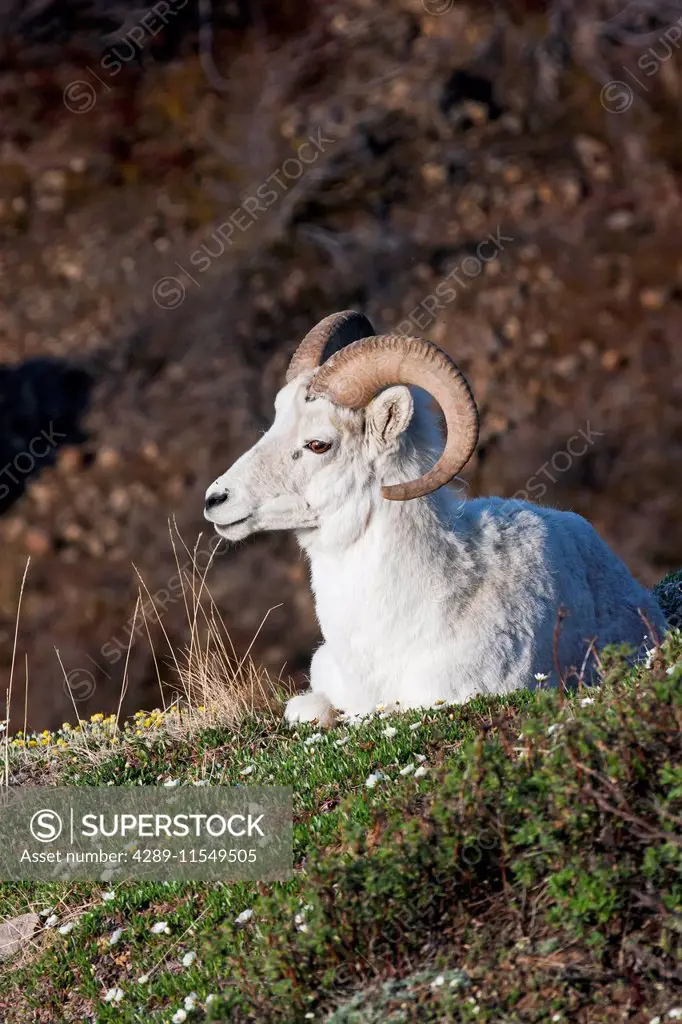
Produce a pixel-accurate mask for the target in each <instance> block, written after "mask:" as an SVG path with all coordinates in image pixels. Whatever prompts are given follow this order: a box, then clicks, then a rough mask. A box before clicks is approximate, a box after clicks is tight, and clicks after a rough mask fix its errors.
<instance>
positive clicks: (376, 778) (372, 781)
mask: <svg viewBox="0 0 682 1024" xmlns="http://www.w3.org/2000/svg"><path fill="white" fill-rule="evenodd" d="M383 777H384V776H383V775H382V773H381V772H372V774H371V775H368V776H367V778H366V779H365V785H366V786H367V789H374V787H375V786H376V784H377V782H381V780H382V779H383Z"/></svg>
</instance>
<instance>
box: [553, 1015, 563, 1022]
mask: <svg viewBox="0 0 682 1024" xmlns="http://www.w3.org/2000/svg"><path fill="white" fill-rule="evenodd" d="M552 1020H553V1021H554V1022H556V1021H558V1020H561V1014H560V1013H555V1014H554V1016H553V1017H552Z"/></svg>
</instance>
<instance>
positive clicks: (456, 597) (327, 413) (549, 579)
mask: <svg viewBox="0 0 682 1024" xmlns="http://www.w3.org/2000/svg"><path fill="white" fill-rule="evenodd" d="M309 379H310V375H309V374H304V375H302V376H301V377H299V378H297V379H296V380H295V381H293V382H291V383H290V384H288V385H287V386H286V387H284V388H283V389H282V390H281V391H280V393H279V395H278V396H277V399H276V403H275V409H276V416H275V421H274V423H273V425H272V427H271V428H270V430H269V431H268V432H267V433H266V434H265V435H264V436H263V437H262V438H261V439H260V441H259V442H258V443H257V444H256V445H254V447H253V448H252V449H250V451H248V452H246V453H245V454H244V455H243V456H242V457H241V458H240V459H239V460H238V461H237V462H236V463H235V464H234V465H233V466H232V467H231V468H230V469H229V470H228V471H227V472H226V473H225V474H224V475H223V476H221V477H219V478H218V479H217V480H216V481H215V483H214V484H212V485H211V487H210V488H209V489H208V492H207V497H210V496H212V495H215V494H218V493H219V494H222V493H224V492H225V491H226V490H227V491H229V498H228V499H227V500H226V501H225V502H224V504H222V505H219V506H217V507H214V508H211V509H209V510H208V511H207V513H206V516H207V518H209V519H210V520H211V521H213V522H214V523H215V524H216V529H217V530H218V532H219V533H220V534H221V535H222V536H224V537H227V538H228V539H230V540H241V539H242V538H244V537H246V536H248V535H250V534H251V533H254V532H257V531H260V530H273V529H293V530H296V532H297V537H298V540H299V543H300V544H301V547H302V548H303V550H304V551H305V552H306V554H307V555H308V557H309V559H310V567H311V583H312V588H313V592H314V595H315V603H316V609H317V615H318V619H319V622H320V626H321V629H322V635H323V637H324V643H323V644H322V646H321V647H320V648H319V649H318V650H317V651H316V652H315V654H314V656H313V659H312V662H311V665H310V690H309V691H308V692H307V693H305V694H302V695H300V696H298V697H294V698H293V700H291V701H290V702H289V704H288V705H287V710H286V717H287V719H288V721H290V722H296V721H314V720H317V721H319V722H320V723H321V724H331V722H332V721H333V709H335V708H336V709H340V710H342V711H343V712H345V713H346V714H349V715H362V714H365V713H367V712H370V711H372V710H373V709H374V708H375V707H376V705H377V704H386V705H396V704H397V705H399V706H400V707H401V708H413V707H420V706H429V705H432V704H433V703H434V702H435V701H437V700H439V699H442V700H454V701H458V702H463V701H466V700H467V699H468V698H469V697H472V696H473V695H474V694H478V693H493V694H498V693H506V692H508V691H510V690H515V689H518V688H519V687H524V686H530V687H532V686H534V685H535V675H536V674H537V673H542V674H544V675H547V676H548V677H549V683H550V685H554V684H556V682H557V678H556V672H555V644H554V633H555V626H556V624H557V615H558V612H559V609H560V608H562V607H563V608H564V609H566V610H567V611H568V613H569V614H568V615H567V616H566V617H565V618H564V619H563V620H562V622H561V626H560V631H559V642H558V655H559V664H560V667H561V671H562V673H563V674H564V677H565V678H566V676H568V675H569V674H570V673H571V672H572V671H573V672H575V673H578V672H579V671H580V670H581V668H582V666H583V663H584V662H585V659H586V656H587V654H588V651H589V647H590V644H591V642H592V641H594V642H595V646H596V647H597V648H600V647H603V646H604V645H605V644H609V643H630V644H632V645H633V646H635V647H636V648H639V649H641V647H642V644H643V643H644V640H645V634H646V633H647V630H646V628H645V626H644V623H643V620H642V617H641V616H640V611H641V612H642V613H643V614H644V615H645V616H646V618H647V619H648V621H649V622H650V623H651V625H652V626H653V627H654V629H655V630H656V631H657V632H658V634H659V635H660V634H662V632H663V630H664V628H665V620H664V617H663V615H662V613H661V610H660V608H659V606H658V604H657V602H656V601H655V599H654V598H653V596H652V595H651V594H650V593H649V592H648V591H647V590H646V589H645V588H644V587H642V586H641V585H640V584H639V583H637V582H636V581H635V580H634V579H633V577H632V576H631V575H630V573H629V572H628V570H627V569H626V568H625V566H624V565H623V563H622V562H621V561H620V560H619V559H618V558H616V556H615V555H614V554H613V553H612V552H611V551H610V550H609V548H608V547H607V546H606V544H605V543H604V542H603V541H602V540H601V539H600V537H599V536H598V535H597V533H596V532H595V530H594V529H593V528H592V526H590V524H589V523H588V522H587V521H586V520H585V519H583V518H581V517H580V516H578V515H575V514H574V513H572V512H560V511H557V510H555V509H548V508H541V507H539V506H535V505H532V504H529V503H526V502H520V501H505V500H502V499H500V498H485V499H477V500H472V501H467V500H464V498H463V496H462V493H461V492H460V493H458V492H456V491H455V490H452V489H450V488H442V489H441V490H439V491H437V492H436V493H435V494H432V495H429V496H428V497H427V498H418V499H414V500H412V501H406V502H400V501H389V500H387V499H385V498H383V497H382V496H381V483H395V482H398V481H403V480H409V479H414V478H415V477H417V476H419V475H420V474H421V473H422V472H423V471H424V469H426V468H428V466H430V465H431V464H432V463H433V461H434V458H435V457H436V454H437V451H438V449H439V447H440V446H441V444H442V442H440V439H439V434H438V428H437V421H436V419H435V417H434V415H433V414H432V412H431V411H430V409H429V407H428V401H427V399H426V396H424V394H423V393H421V392H420V391H419V389H416V388H410V389H408V388H405V387H394V388H389V389H388V390H386V391H384V392H382V393H381V394H380V395H379V396H378V397H377V398H376V399H374V401H373V402H372V403H371V404H370V406H369V407H368V408H367V410H363V411H361V412H352V411H349V410H345V409H340V408H338V407H335V406H334V405H332V404H331V403H330V402H328V401H327V400H326V399H322V398H320V399H315V400H313V401H306V397H305V395H306V384H307V383H308V381H309ZM311 440H322V441H331V442H332V443H333V448H332V450H331V451H330V452H329V453H327V454H324V455H315V454H313V453H312V452H310V451H309V450H307V449H305V447H304V446H305V444H306V443H307V442H308V441H311ZM244 518H245V519H246V521H245V522H243V523H241V524H238V525H230V524H233V523H235V521H237V520H241V519H244ZM586 664H587V677H588V678H590V670H591V665H592V658H591V657H590V658H589V659H588V661H587V663H586Z"/></svg>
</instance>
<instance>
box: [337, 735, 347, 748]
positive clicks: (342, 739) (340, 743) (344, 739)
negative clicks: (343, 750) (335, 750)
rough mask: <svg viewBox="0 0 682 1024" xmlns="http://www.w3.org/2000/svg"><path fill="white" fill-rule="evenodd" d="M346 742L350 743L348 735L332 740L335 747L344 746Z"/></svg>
mask: <svg viewBox="0 0 682 1024" xmlns="http://www.w3.org/2000/svg"><path fill="white" fill-rule="evenodd" d="M346 743H350V736H342V737H341V739H340V740H334V746H335V747H345V745H346Z"/></svg>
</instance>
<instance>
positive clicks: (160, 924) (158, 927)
mask: <svg viewBox="0 0 682 1024" xmlns="http://www.w3.org/2000/svg"><path fill="white" fill-rule="evenodd" d="M150 931H151V933H152V935H170V928H169V927H168V921H157V922H156V924H153V925H152V926H151V928H150Z"/></svg>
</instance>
